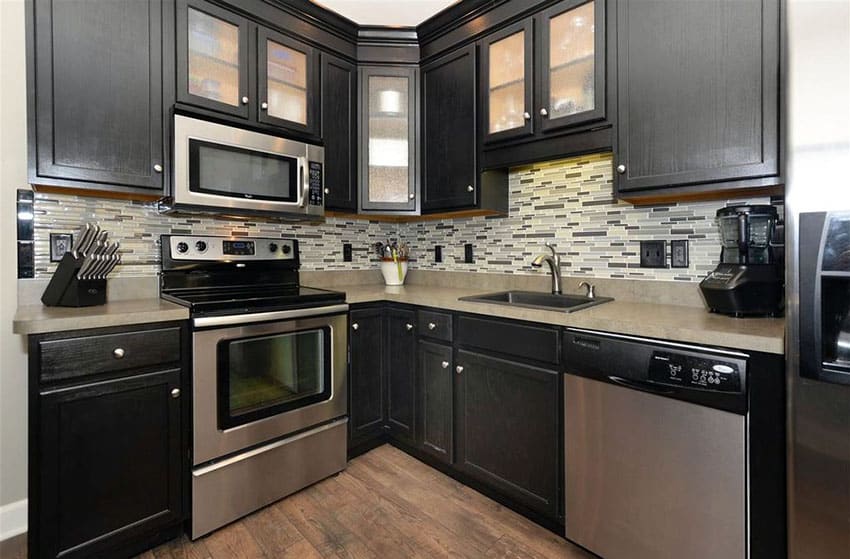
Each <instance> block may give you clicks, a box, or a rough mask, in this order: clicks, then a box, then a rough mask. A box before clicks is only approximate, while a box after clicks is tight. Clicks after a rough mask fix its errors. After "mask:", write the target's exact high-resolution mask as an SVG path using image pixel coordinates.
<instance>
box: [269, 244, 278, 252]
mask: <svg viewBox="0 0 850 559" xmlns="http://www.w3.org/2000/svg"><path fill="white" fill-rule="evenodd" d="M269 252H277V243H269Z"/></svg>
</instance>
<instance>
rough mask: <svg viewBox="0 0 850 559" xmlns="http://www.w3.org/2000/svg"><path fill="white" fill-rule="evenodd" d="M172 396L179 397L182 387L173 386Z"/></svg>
mask: <svg viewBox="0 0 850 559" xmlns="http://www.w3.org/2000/svg"><path fill="white" fill-rule="evenodd" d="M171 397H172V398H179V397H180V389H179V388H172V389H171Z"/></svg>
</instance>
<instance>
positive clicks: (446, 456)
mask: <svg viewBox="0 0 850 559" xmlns="http://www.w3.org/2000/svg"><path fill="white" fill-rule="evenodd" d="M418 357H419V386H418V401H419V406H418V408H417V423H418V425H419V433H420V436H419V439H420V444H419V446H420V448H421V449H422V450H423V451H425V452H427V453H428V454H430V455H431V456H433V457H435V458H436V459H438V460H440V461H442V462H445V463H446V464H451V463H452V461H453V460H454V442H453V441H454V436H453V424H454V421H453V414H454V403H453V400H454V378H453V377H454V368H453V367H452V348H451V346H446V345H442V344H436V343H432V342H425V341H420V342H419V351H418Z"/></svg>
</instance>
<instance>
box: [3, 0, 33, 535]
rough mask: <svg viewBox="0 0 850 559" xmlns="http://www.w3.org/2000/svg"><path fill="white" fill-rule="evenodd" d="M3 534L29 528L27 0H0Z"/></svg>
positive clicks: (13, 533) (12, 533)
mask: <svg viewBox="0 0 850 559" xmlns="http://www.w3.org/2000/svg"><path fill="white" fill-rule="evenodd" d="M0 76H2V86H0V256H2V257H3V264H2V265H0V540H3V539H5V538H7V537H9V536H12V535H15V534H16V533H19V532H21V531H23V530H24V529H25V528H26V505H25V501H24V499H26V496H27V458H26V454H27V403H26V402H27V398H26V387H27V368H26V367H27V363H26V354H25V352H24V348H25V346H24V340H23V339H22V338H21V337H20V336H16V335H14V334H13V333H12V317H13V316H14V314H15V307H16V306H17V271H16V262H17V249H16V244H15V242H16V235H17V230H16V219H15V213H16V206H15V194H16V191H17V189H19V188H26V187H27V145H26V137H27V134H26V65H25V58H24V0H0Z"/></svg>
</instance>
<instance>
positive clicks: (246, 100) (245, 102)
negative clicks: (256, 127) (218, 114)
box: [242, 96, 248, 105]
mask: <svg viewBox="0 0 850 559" xmlns="http://www.w3.org/2000/svg"><path fill="white" fill-rule="evenodd" d="M242 104H243V105H247V104H248V97H247V96H243V97H242Z"/></svg>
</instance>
